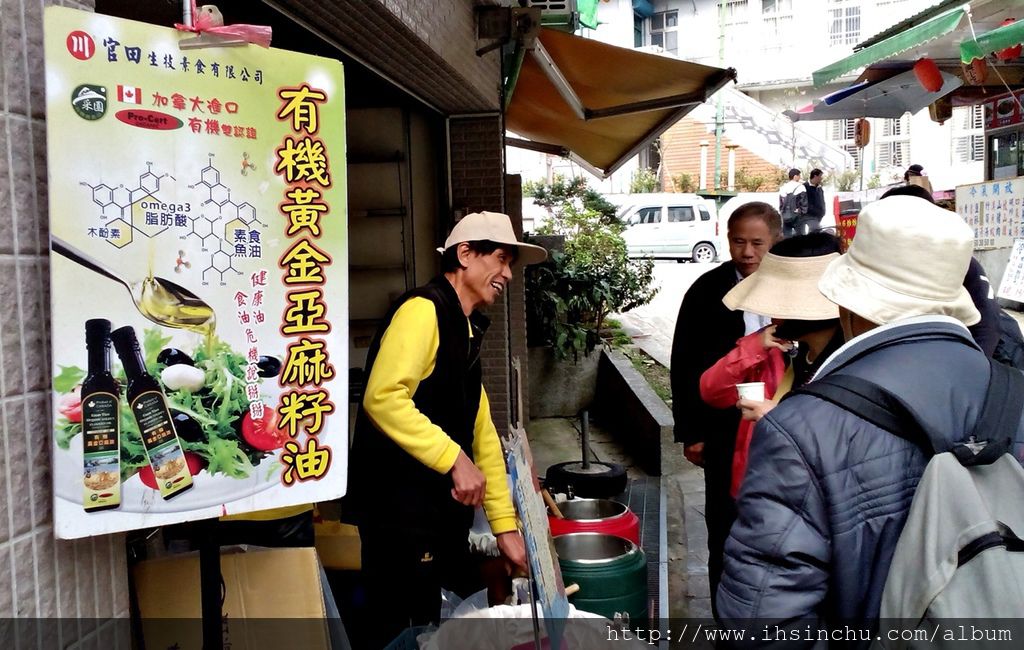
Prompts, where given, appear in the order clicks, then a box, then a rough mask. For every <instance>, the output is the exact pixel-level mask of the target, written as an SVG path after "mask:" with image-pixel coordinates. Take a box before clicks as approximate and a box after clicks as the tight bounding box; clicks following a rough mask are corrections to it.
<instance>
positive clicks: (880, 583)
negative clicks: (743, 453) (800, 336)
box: [717, 316, 1024, 645]
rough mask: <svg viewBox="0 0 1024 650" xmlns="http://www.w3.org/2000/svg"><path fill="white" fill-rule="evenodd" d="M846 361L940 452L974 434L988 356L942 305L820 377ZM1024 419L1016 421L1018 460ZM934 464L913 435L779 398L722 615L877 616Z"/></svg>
mask: <svg viewBox="0 0 1024 650" xmlns="http://www.w3.org/2000/svg"><path fill="white" fill-rule="evenodd" d="M837 371H841V372H842V373H843V374H853V375H857V376H859V377H862V378H864V379H868V380H871V381H873V382H875V383H876V384H878V385H880V386H882V387H883V388H886V389H888V390H889V391H890V392H891V393H893V394H895V395H897V396H899V397H900V398H901V400H902V401H904V403H905V404H906V405H907V407H908V408H909V410H910V411H911V413H912V414H913V415H914V416H915V418H916V419H917V420H918V422H920V423H921V425H922V427H923V428H924V430H925V431H926V432H927V433H928V435H929V437H930V439H931V442H932V445H933V447H934V449H936V450H937V451H946V450H948V449H949V448H950V447H951V446H952V445H953V444H954V443H955V442H958V441H961V440H964V439H965V438H966V435H967V433H969V432H970V431H972V429H973V427H974V425H975V422H976V420H977V418H978V415H979V413H980V410H981V407H982V404H983V403H984V399H985V393H986V391H987V389H988V381H989V380H988V377H989V365H988V359H987V358H986V357H985V355H984V354H983V353H982V352H981V351H980V350H979V348H978V347H977V345H976V344H975V343H974V340H973V339H972V338H971V335H970V334H969V333H968V331H967V329H966V328H965V327H963V325H961V324H960V323H959V322H957V321H954V320H953V319H951V318H948V317H941V316H938V317H919V318H915V319H910V320H907V321H901V322H900V323H897V324H893V325H889V326H886V327H882V328H878V329H876V330H873V332H872V333H871V334H870V335H866V336H865V337H863V338H860V339H858V340H856V341H855V342H854V343H853V344H852V345H850V346H849V347H844V348H842V349H840V350H839V352H837V354H836V355H834V356H833V358H832V359H830V360H829V361H828V362H827V363H826V364H825V366H824V367H823V368H822V370H821V372H820V373H819V376H823V375H826V374H829V373H832V372H837ZM1022 430H1024V428H1022V427H1018V430H1017V432H1016V433H1015V434H1014V432H1006V434H1007V435H1012V436H1013V437H1014V440H1015V441H1016V444H1015V445H1014V452H1015V454H1016V456H1017V458H1018V459H1020V458H1022V457H1024V455H1022V452H1024V445H1022V444H1021V441H1022V440H1024V435H1022ZM926 462H927V458H926V457H925V454H924V453H923V452H922V451H921V450H920V449H919V448H917V447H915V446H914V445H912V444H911V443H909V442H907V441H906V440H904V439H902V438H899V437H897V436H894V435H892V434H890V433H888V432H886V431H884V430H882V429H879V428H878V427H876V426H874V425H872V424H870V423H868V422H867V421H865V420H863V419H861V418H859V417H857V416H856V415H854V414H852V413H850V412H848V411H846V410H843V409H841V408H840V407H838V406H835V405H834V404H831V403H829V402H826V401H823V400H821V399H818V398H817V397H813V396H810V395H794V396H793V397H792V398H790V399H787V400H785V401H783V402H782V403H781V404H779V406H778V407H776V408H775V409H774V410H772V411H771V412H770V413H769V414H768V415H766V416H765V417H764V418H762V419H761V421H760V422H759V423H758V425H757V428H756V429H755V431H754V437H753V441H752V444H751V447H750V462H749V465H748V468H747V474H746V478H745V479H744V481H743V487H742V489H741V490H740V494H739V499H738V503H737V507H738V510H739V518H738V519H737V520H736V523H735V524H734V525H733V528H732V531H731V534H730V536H729V540H728V542H727V543H726V547H725V555H726V557H725V573H724V575H723V577H722V583H721V586H720V588H719V590H718V594H717V598H718V611H719V615H720V616H721V617H722V619H724V620H726V621H728V622H730V623H733V624H736V625H738V626H742V625H743V622H744V621H747V622H749V621H750V619H759V621H758V623H759V624H762V623H765V622H769V621H770V622H773V623H774V622H780V623H784V622H787V621H788V622H795V621H798V620H799V621H800V627H801V628H803V627H804V625H805V624H807V623H810V624H811V625H812V626H816V625H822V626H828V625H829V624H830V623H833V624H842V622H843V621H844V620H846V621H849V620H866V619H867V620H870V619H874V618H876V617H877V616H878V611H879V602H880V600H881V596H882V589H883V587H884V586H885V579H886V576H887V574H888V572H889V564H890V562H891V559H892V555H893V552H894V550H895V548H896V541H897V540H898V539H899V535H900V532H901V531H902V529H903V524H904V522H905V521H906V518H907V513H908V511H909V509H910V502H911V500H912V498H913V496H914V489H915V487H916V486H917V483H918V481H919V480H920V478H921V474H922V473H923V471H924V467H925V464H926ZM755 645H756V644H755Z"/></svg>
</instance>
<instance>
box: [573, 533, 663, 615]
mask: <svg viewBox="0 0 1024 650" xmlns="http://www.w3.org/2000/svg"><path fill="white" fill-rule="evenodd" d="M554 539H555V552H556V553H557V554H558V565H559V567H561V569H562V581H563V582H564V583H565V584H566V586H568V585H571V584H577V585H579V588H580V589H579V591H578V592H576V593H575V594H573V595H572V596H570V597H569V601H570V602H571V603H572V604H573V605H575V606H576V608H577V609H580V610H582V611H585V612H591V613H594V614H600V615H601V616H604V617H605V618H609V619H610V618H614V616H615V614H616V613H628V614H629V618H630V620H631V621H644V620H646V619H647V598H648V594H647V558H646V557H645V556H644V552H643V551H642V550H641V549H640V548H639V547H638V546H637V545H636V544H634V543H633V542H631V541H629V540H628V539H624V538H622V537H617V536H615V535H605V534H602V533H570V534H568V535H558V536H557V537H555V538H554Z"/></svg>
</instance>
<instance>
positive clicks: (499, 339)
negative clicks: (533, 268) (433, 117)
mask: <svg viewBox="0 0 1024 650" xmlns="http://www.w3.org/2000/svg"><path fill="white" fill-rule="evenodd" d="M450 125H451V126H450V128H449V139H450V145H451V182H452V210H453V212H455V213H459V214H463V215H465V214H469V213H470V212H479V211H481V210H490V211H493V212H503V211H504V204H505V201H504V197H505V193H504V160H503V152H504V149H503V138H502V122H501V118H500V117H499V116H498V115H493V116H479V117H467V118H453V119H452V120H451V122H450ZM451 225H452V224H448V226H449V228H450V226H451ZM513 282H514V281H513ZM517 295H518V294H516V293H514V291H509V292H508V293H506V294H505V297H504V300H502V301H500V302H497V303H495V304H494V305H492V306H491V307H490V308H489V309H487V310H486V311H485V312H484V313H485V314H486V315H487V317H488V318H490V319H491V329H490V330H489V331H488V332H487V337H486V338H485V339H484V346H483V352H482V355H481V361H482V364H483V370H484V388H485V389H486V390H487V395H488V397H489V398H490V401H491V415H492V416H493V417H494V424H495V426H497V427H498V431H499V433H504V432H505V431H506V430H507V428H508V427H507V422H508V420H509V358H510V356H509V301H511V300H521V296H518V298H517V297H516V296H517ZM522 309H525V306H524V307H522Z"/></svg>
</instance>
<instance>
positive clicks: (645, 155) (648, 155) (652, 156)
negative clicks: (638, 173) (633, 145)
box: [640, 140, 661, 171]
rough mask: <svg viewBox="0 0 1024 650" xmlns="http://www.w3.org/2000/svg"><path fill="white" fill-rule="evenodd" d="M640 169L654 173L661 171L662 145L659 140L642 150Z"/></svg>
mask: <svg viewBox="0 0 1024 650" xmlns="http://www.w3.org/2000/svg"><path fill="white" fill-rule="evenodd" d="M640 168H641V169H653V170H654V171H657V170H659V169H661V145H660V144H659V141H658V140H655V141H654V142H651V143H650V144H649V145H647V146H646V147H644V148H643V149H641V150H640Z"/></svg>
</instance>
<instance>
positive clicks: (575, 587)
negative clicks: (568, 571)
mask: <svg viewBox="0 0 1024 650" xmlns="http://www.w3.org/2000/svg"><path fill="white" fill-rule="evenodd" d="M579 590H580V586H579V585H578V584H576V583H575V582H574V583H573V584H571V585H569V586H568V587H566V588H565V595H566V596H571V595H573V594H574V593H576V592H577V591H579Z"/></svg>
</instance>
